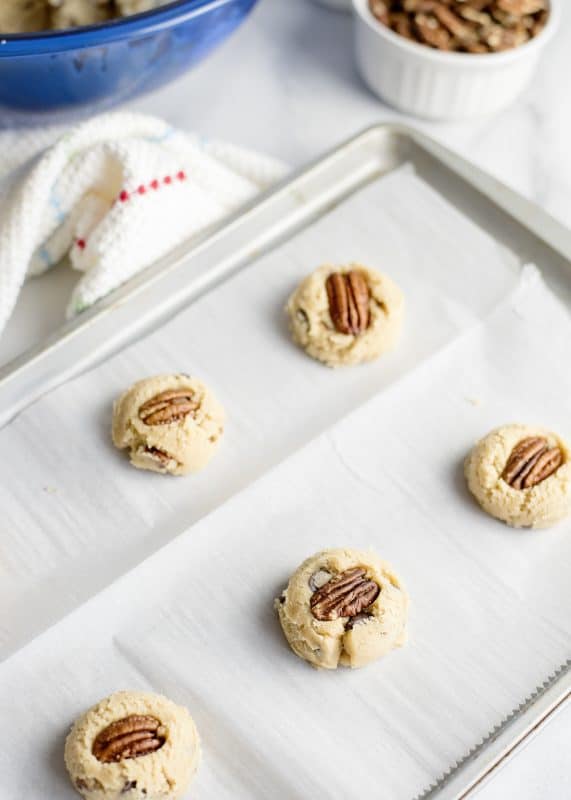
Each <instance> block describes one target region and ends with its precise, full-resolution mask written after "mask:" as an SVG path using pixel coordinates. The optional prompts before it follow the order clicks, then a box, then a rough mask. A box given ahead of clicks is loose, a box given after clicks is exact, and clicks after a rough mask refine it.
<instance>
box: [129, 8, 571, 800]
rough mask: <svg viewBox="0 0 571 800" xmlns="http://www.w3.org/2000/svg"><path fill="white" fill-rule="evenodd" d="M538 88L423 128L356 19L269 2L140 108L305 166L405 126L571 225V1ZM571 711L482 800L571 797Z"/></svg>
mask: <svg viewBox="0 0 571 800" xmlns="http://www.w3.org/2000/svg"><path fill="white" fill-rule="evenodd" d="M563 5H564V6H566V7H565V8H564V13H563V21H562V27H561V29H560V31H559V33H558V35H557V36H556V37H555V39H554V41H553V43H552V44H551V45H550V47H549V49H548V52H547V54H546V56H545V57H544V58H543V60H542V62H541V65H540V68H539V70H538V72H537V74H536V77H535V79H534V81H533V83H532V84H531V85H530V86H529V88H528V89H527V91H526V92H525V94H524V95H523V96H522V97H521V98H520V99H519V100H518V101H517V102H516V103H515V104H514V105H513V106H512V107H510V108H508V109H506V110H505V111H503V112H502V113H500V114H499V115H497V116H495V117H493V118H483V119H477V120H473V121H470V122H465V123H461V124H460V123H458V124H449V123H446V124H445V123H441V124H438V123H425V122H421V121H418V120H413V119H411V118H410V117H405V116H403V115H401V114H398V113H396V112H395V111H393V110H392V109H390V108H388V107H387V106H385V105H383V104H382V103H381V102H380V101H379V100H378V99H377V98H376V97H374V96H373V95H372V94H371V93H370V92H369V91H368V90H367V89H366V88H365V87H364V85H363V84H362V83H361V81H360V79H359V76H358V75H357V74H356V69H355V66H354V60H353V53H352V39H351V19H350V17H349V16H347V15H345V14H343V13H338V12H334V11H329V10H326V9H323V8H322V7H320V6H317V5H314V4H313V3H312V2H311V0H262V2H261V3H260V5H259V6H258V8H257V10H256V11H255V12H254V14H253V15H252V17H251V18H250V20H249V21H248V22H247V23H246V24H245V25H244V27H243V28H242V29H241V30H240V31H239V32H238V33H237V34H236V35H235V36H234V38H233V39H232V40H231V41H230V42H229V43H228V44H227V45H225V46H224V47H223V49H221V50H220V51H219V52H218V53H216V54H215V55H214V56H213V57H212V58H211V59H210V60H209V61H207V62H205V63H204V64H203V65H201V66H200V67H199V68H198V69H197V70H196V71H194V72H193V73H192V74H190V75H188V76H187V77H185V78H183V79H181V80H179V81H178V82H177V83H176V84H174V85H173V86H171V87H169V88H168V89H166V90H163V91H162V92H160V93H157V94H156V95H154V96H153V97H150V98H145V99H143V100H140V101H137V102H136V103H134V104H133V105H134V107H136V108H138V109H141V110H145V111H152V112H153V113H158V114H162V115H164V116H165V117H167V118H168V119H169V120H171V121H172V122H173V123H175V124H177V125H180V126H182V127H185V126H188V127H193V128H198V129H200V131H201V132H203V133H204V134H206V135H208V136H213V137H225V138H229V139H232V140H233V141H236V142H240V143H242V144H244V145H248V146H249V147H254V148H259V149H261V150H265V151H266V152H268V153H272V154H273V155H276V156H279V157H281V158H283V159H285V160H287V161H288V162H290V163H291V164H293V165H300V164H302V163H303V162H304V161H307V160H309V159H311V158H312V157H314V156H316V155H317V154H319V153H320V152H321V151H323V150H324V149H326V148H329V147H331V146H333V145H335V144H336V143H337V142H339V141H340V140H342V139H343V138H346V137H349V136H351V135H352V134H353V133H355V132H356V131H358V130H359V129H361V128H363V127H365V126H367V125H369V124H371V123H374V122H378V121H381V120H391V119H401V120H403V121H406V122H407V123H409V124H414V125H418V126H419V127H421V128H422V129H423V130H425V131H426V132H427V133H429V134H430V135H432V136H434V137H435V138H437V139H440V140H441V141H443V142H444V143H445V144H447V145H448V146H450V147H452V148H454V149H456V150H458V151H459V152H460V153H462V154H463V155H465V156H466V157H468V158H470V159H472V160H473V161H474V162H476V163H477V164H478V165H480V166H482V167H483V168H484V169H486V170H488V171H489V172H491V173H493V174H494V175H496V176H497V177H498V178H500V179H501V180H503V181H504V182H506V183H508V184H510V185H511V186H513V187H514V188H515V189H517V190H519V191H520V192H522V193H523V194H525V195H527V196H528V197H530V198H531V199H533V200H534V201H535V202H537V203H538V204H539V205H541V206H543V207H544V208H545V209H546V210H548V211H550V212H551V213H552V214H554V215H555V216H557V217H558V218H559V219H561V220H562V221H563V222H565V223H566V224H568V225H571V90H570V88H569V83H568V82H569V77H570V75H571V72H570V70H571V4H568V3H563ZM570 740H571V706H569V705H568V707H567V708H566V709H564V710H563V711H562V712H560V713H559V714H558V715H557V717H556V718H555V719H554V720H553V722H551V724H549V725H547V726H546V727H545V728H544V729H543V730H542V731H540V733H539V734H538V735H537V736H536V737H535V738H534V739H533V740H532V741H530V742H529V743H528V744H527V746H526V747H525V748H522V749H521V750H520V751H519V752H518V754H517V755H516V756H515V757H514V758H513V759H512V760H511V761H509V762H508V764H507V765H506V766H505V767H504V768H503V769H502V770H501V771H500V772H499V773H498V774H497V775H496V776H495V777H494V778H493V779H492V780H490V781H489V782H488V783H487V784H486V785H485V786H484V787H482V788H481V789H480V790H479V792H478V793H477V794H478V798H481V800H512V798H518V800H540V798H541V800H569V798H570V797H571V768H570V766H569V746H568V745H569V741H570Z"/></svg>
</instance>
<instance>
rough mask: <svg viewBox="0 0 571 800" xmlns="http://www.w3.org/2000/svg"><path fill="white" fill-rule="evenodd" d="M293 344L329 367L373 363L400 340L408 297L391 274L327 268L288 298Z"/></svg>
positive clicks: (352, 267) (355, 267)
mask: <svg viewBox="0 0 571 800" xmlns="http://www.w3.org/2000/svg"><path fill="white" fill-rule="evenodd" d="M286 310H287V312H288V315H289V320H290V328H291V333H292V337H293V340H294V342H295V343H296V344H298V345H299V346H300V347H302V348H303V349H304V350H305V352H306V353H307V354H308V355H310V356H312V357H313V358H316V359H317V360H318V361H322V362H323V363H325V364H327V365H328V366H330V367H338V366H343V365H347V364H360V363H361V362H364V361H372V360H373V359H375V358H378V357H379V356H380V355H381V354H382V353H385V352H386V351H387V350H390V349H391V348H393V347H394V345H395V344H396V341H397V339H398V337H399V334H400V331H401V327H402V319H403V313H404V298H403V295H402V292H401V290H400V289H399V287H398V286H397V285H396V284H395V283H394V282H393V281H392V280H391V279H390V278H388V277H387V276H386V275H382V274H381V273H380V272H377V271H376V270H373V269H368V268H367V267H363V266H361V265H359V264H350V265H349V266H347V267H333V266H330V265H326V266H323V267H319V269H317V270H315V272H313V273H312V274H311V275H309V276H308V277H307V278H305V279H304V280H303V281H302V282H301V283H300V285H299V286H298V288H297V289H296V290H295V292H294V293H293V294H292V295H291V297H290V298H289V300H288V303H287V307H286Z"/></svg>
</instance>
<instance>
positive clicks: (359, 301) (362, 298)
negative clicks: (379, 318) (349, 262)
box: [325, 270, 370, 336]
mask: <svg viewBox="0 0 571 800" xmlns="http://www.w3.org/2000/svg"><path fill="white" fill-rule="evenodd" d="M325 288H326V289H327V299H328V301H329V313H330V314H331V320H332V321H333V324H334V326H335V328H336V329H337V330H338V331H339V333H350V334H353V336H357V335H358V334H359V333H362V332H363V331H364V330H366V329H367V328H368V327H369V298H370V292H369V287H368V286H367V281H366V280H365V278H364V277H363V275H362V274H361V273H360V272H357V271H356V270H351V272H348V273H346V274H342V273H341V272H334V273H332V274H331V275H330V276H329V277H328V278H327V281H326V282H325Z"/></svg>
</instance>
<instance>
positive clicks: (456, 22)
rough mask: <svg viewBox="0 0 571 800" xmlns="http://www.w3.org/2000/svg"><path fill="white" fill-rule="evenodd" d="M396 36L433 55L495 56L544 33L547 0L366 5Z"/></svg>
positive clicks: (378, 1) (390, 0)
mask: <svg viewBox="0 0 571 800" xmlns="http://www.w3.org/2000/svg"><path fill="white" fill-rule="evenodd" d="M369 8H370V9H371V13H372V14H373V16H374V17H375V18H376V19H378V20H379V22H382V23H383V24H384V25H387V26H388V27H389V28H391V29H392V30H393V31H395V33H398V34H399V35H400V36H404V37H405V38H407V39H411V40H412V41H415V42H419V43H420V44H424V45H428V46H429V47H433V48H435V49H437V50H451V51H456V52H462V53H498V52H500V51H502V50H510V49H511V48H513V47H519V46H520V45H522V44H524V43H525V42H527V41H529V39H532V38H533V37H534V36H537V34H538V33H539V32H540V31H541V30H542V29H543V28H544V26H545V23H546V22H547V17H548V15H549V0H369Z"/></svg>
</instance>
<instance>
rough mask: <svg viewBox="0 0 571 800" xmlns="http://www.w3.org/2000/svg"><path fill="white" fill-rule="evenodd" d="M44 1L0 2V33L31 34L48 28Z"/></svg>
mask: <svg viewBox="0 0 571 800" xmlns="http://www.w3.org/2000/svg"><path fill="white" fill-rule="evenodd" d="M48 23H49V18H48V10H47V8H46V4H45V0H3V2H0V33H32V32H34V31H41V30H43V29H44V28H47V27H48Z"/></svg>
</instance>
